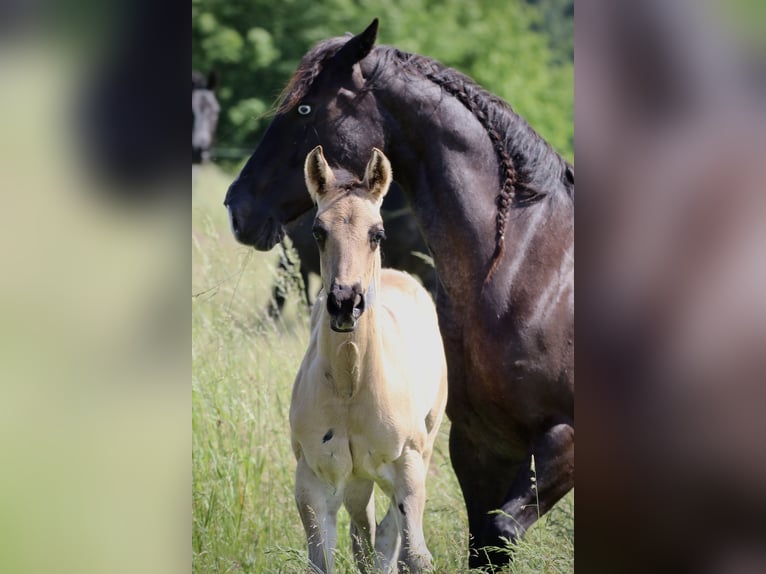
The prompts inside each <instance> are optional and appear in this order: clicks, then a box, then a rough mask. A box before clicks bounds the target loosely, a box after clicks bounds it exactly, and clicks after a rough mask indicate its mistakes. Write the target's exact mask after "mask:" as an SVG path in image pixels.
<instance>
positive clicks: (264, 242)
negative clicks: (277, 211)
mask: <svg viewBox="0 0 766 574" xmlns="http://www.w3.org/2000/svg"><path fill="white" fill-rule="evenodd" d="M284 238H285V228H284V227H283V226H282V225H280V224H278V223H275V224H273V225H272V226H269V227H265V228H264V229H262V230H261V232H260V233H259V234H258V235H257V236H255V238H254V241H253V242H252V246H253V247H255V248H256V249H257V250H258V251H269V250H270V249H272V248H273V247H274V246H275V245H276V244H277V243H279V242H280V241H282V240H283V239H284Z"/></svg>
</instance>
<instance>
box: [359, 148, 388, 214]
mask: <svg viewBox="0 0 766 574" xmlns="http://www.w3.org/2000/svg"><path fill="white" fill-rule="evenodd" d="M392 179H393V172H392V171H391V162H390V161H388V158H387V157H386V155H385V154H384V153H383V152H382V151H380V150H379V149H378V148H376V147H374V148H372V157H370V161H369V162H367V169H365V170H364V182H365V184H366V185H367V189H368V190H370V195H371V196H372V198H373V199H374V200H375V201H383V197H384V196H385V195H386V193H387V192H388V188H389V186H390V185H391V180H392Z"/></svg>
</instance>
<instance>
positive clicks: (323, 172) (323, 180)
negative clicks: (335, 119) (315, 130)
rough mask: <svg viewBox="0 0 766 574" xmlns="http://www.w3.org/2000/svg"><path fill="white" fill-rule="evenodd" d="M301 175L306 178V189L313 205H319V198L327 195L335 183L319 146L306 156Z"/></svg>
mask: <svg viewBox="0 0 766 574" xmlns="http://www.w3.org/2000/svg"><path fill="white" fill-rule="evenodd" d="M303 175H304V176H305V178H306V187H307V188H308V189H309V195H310V196H311V199H312V200H314V203H319V198H320V197H322V196H323V195H324V194H325V193H327V190H328V189H330V186H331V185H332V183H333V181H335V176H334V175H333V173H332V170H331V169H330V166H329V165H328V164H327V160H326V159H325V158H324V153H322V146H321V145H318V146H316V147H315V148H314V149H312V150H311V151H310V152H309V154H308V155H307V156H306V163H304V165H303Z"/></svg>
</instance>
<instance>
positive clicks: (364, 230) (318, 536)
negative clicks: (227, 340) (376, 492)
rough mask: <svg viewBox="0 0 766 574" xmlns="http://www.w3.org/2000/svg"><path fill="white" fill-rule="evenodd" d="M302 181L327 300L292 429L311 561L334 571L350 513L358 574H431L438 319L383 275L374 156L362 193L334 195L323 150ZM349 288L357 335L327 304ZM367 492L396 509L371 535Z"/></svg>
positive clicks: (443, 379) (439, 399) (319, 310)
mask: <svg viewBox="0 0 766 574" xmlns="http://www.w3.org/2000/svg"><path fill="white" fill-rule="evenodd" d="M305 175H306V184H307V186H308V189H309V192H310V193H311V196H312V198H313V199H314V201H315V202H316V203H317V204H318V207H319V210H318V214H317V218H316V223H315V229H316V230H317V233H316V234H318V235H319V239H320V258H321V265H322V283H323V292H322V294H321V295H320V297H319V298H318V299H317V301H316V302H315V304H314V307H313V309H312V313H311V341H310V343H309V347H308V350H307V351H306V355H305V357H304V359H303V363H302V364H301V367H300V371H299V372H298V375H297V377H296V380H295V386H294V388H293V396H292V403H291V405H290V427H291V431H292V445H293V450H294V452H295V456H296V458H297V461H298V465H297V470H296V484H295V497H296V502H297V504H298V509H299V512H300V515H301V520H302V521H303V525H304V528H305V530H306V536H307V539H308V547H309V558H310V559H311V562H312V563H313V564H314V566H315V568H316V569H318V570H319V571H321V572H332V568H333V549H334V548H335V544H336V515H337V512H338V509H339V508H340V505H341V504H345V506H346V508H347V510H348V512H349V515H350V517H351V535H352V541H353V547H354V555H355V557H356V560H357V564H358V566H359V567H360V569H361V570H362V571H368V570H369V569H370V567H372V568H373V569H375V570H382V571H384V572H386V573H391V572H397V568H398V562H399V561H401V562H403V563H404V564H406V565H407V566H408V567H409V569H410V571H411V572H421V571H424V570H428V569H430V568H431V566H432V564H431V554H430V553H429V551H428V549H427V548H426V543H425V539H424V537H423V510H424V506H425V499H426V493H425V481H426V473H427V470H428V464H429V461H430V458H431V452H432V449H433V444H434V440H435V438H436V434H437V432H438V429H439V424H440V423H441V420H442V416H443V415H444V408H445V404H446V401H447V366H446V361H445V357H444V349H443V347H442V340H441V335H440V333H439V327H438V322H437V317H436V310H435V308H434V305H433V302H432V301H431V298H430V296H429V295H428V293H427V292H426V291H425V289H423V287H422V286H421V285H420V284H419V283H418V282H417V281H416V280H415V279H413V278H412V277H410V276H409V275H407V274H405V273H402V272H398V271H393V270H390V269H384V270H381V264H380V250H379V249H378V248H377V242H376V241H375V234H376V233H377V235H378V236H379V235H380V232H381V231H382V220H381V217H380V205H381V203H382V200H383V196H384V195H385V194H386V192H387V190H388V186H389V184H390V183H391V166H390V164H389V162H388V159H387V158H386V157H385V156H384V155H383V153H382V152H380V151H379V150H377V149H375V150H373V154H372V158H371V159H370V162H369V163H368V165H367V170H366V173H365V180H364V182H362V183H357V185H355V186H353V187H351V188H348V187H346V188H338V187H334V185H333V184H334V181H335V177H334V174H333V172H332V170H331V169H330V167H329V165H328V164H327V162H326V160H325V158H324V155H323V154H322V149H321V147H317V148H316V149H314V150H313V151H312V152H311V153H310V154H309V155H308V157H307V158H306V166H305ZM352 284H356V285H357V286H358V287H359V286H363V291H364V293H363V296H362V297H363V298H364V308H363V311H362V313H361V315H359V316H356V315H355V316H354V317H353V318H349V317H347V318H346V319H347V322H348V321H350V322H353V323H354V324H355V328H354V329H353V330H351V331H349V332H336V331H335V330H333V329H332V328H331V316H330V312H329V311H328V305H327V297H328V293H330V292H331V290H332V287H333V286H334V285H352ZM362 297H357V299H356V303H355V305H356V304H357V303H358V302H359V301H360V300H361V299H362ZM335 325H336V326H337V323H335ZM374 483H377V484H378V486H379V487H380V488H381V489H382V490H383V492H385V493H386V495H388V497H389V498H390V500H391V505H390V507H389V510H388V513H387V514H386V516H385V518H384V519H383V521H382V522H381V524H380V525H378V526H377V527H376V523H375V505H374V502H373V496H372V492H373V484H374Z"/></svg>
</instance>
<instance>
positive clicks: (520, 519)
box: [493, 423, 574, 540]
mask: <svg viewBox="0 0 766 574" xmlns="http://www.w3.org/2000/svg"><path fill="white" fill-rule="evenodd" d="M532 455H534V457H535V472H534V473H533V472H532V468H531V457H532ZM573 486H574V427H572V426H571V425H569V424H566V423H561V424H557V425H554V426H553V427H551V428H550V429H548V430H547V431H546V432H545V433H544V434H542V435H541V436H539V437H538V438H536V439H535V440H534V441H533V442H532V445H531V448H530V454H529V455H528V456H527V459H526V460H525V461H524V464H523V465H522V467H521V469H520V470H519V472H518V473H517V474H516V476H515V479H514V481H513V484H512V485H511V488H510V490H509V492H508V494H507V496H506V499H505V503H504V504H503V507H502V510H503V513H502V514H500V515H498V516H496V517H495V519H494V521H493V527H494V530H495V533H496V535H498V536H505V537H508V538H510V539H511V540H515V539H516V538H518V537H520V536H521V535H523V534H524V532H525V531H526V530H527V529H528V528H529V527H530V526H531V525H532V524H534V522H535V521H536V520H537V519H538V517H540V516H542V515H543V514H545V513H546V512H548V511H549V510H550V509H551V507H553V505H554V504H556V502H558V500H559V499H560V498H561V497H562V496H564V495H565V494H566V493H567V492H569V490H570V489H571V488H572V487H573Z"/></svg>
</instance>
